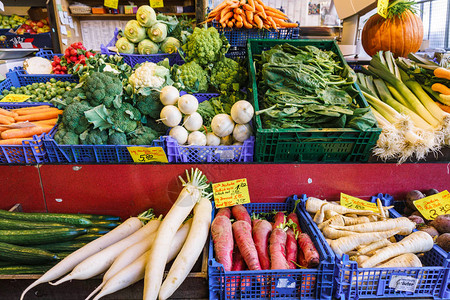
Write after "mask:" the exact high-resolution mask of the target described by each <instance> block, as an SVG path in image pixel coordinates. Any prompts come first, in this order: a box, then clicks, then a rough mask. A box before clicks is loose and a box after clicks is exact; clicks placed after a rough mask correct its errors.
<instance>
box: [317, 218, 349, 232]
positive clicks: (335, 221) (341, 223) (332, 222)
mask: <svg viewBox="0 0 450 300" xmlns="http://www.w3.org/2000/svg"><path fill="white" fill-rule="evenodd" d="M328 225H338V226H344V225H345V223H344V217H343V216H341V215H339V214H338V215H335V216H334V217H332V218H330V219H328V220H326V221H325V222H322V223H320V224H319V225H317V227H318V228H319V229H320V230H323V229H324V228H325V227H326V226H328Z"/></svg>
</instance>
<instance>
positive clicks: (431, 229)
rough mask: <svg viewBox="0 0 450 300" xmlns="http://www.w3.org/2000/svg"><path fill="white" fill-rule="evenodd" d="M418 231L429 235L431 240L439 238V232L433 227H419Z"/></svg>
mask: <svg viewBox="0 0 450 300" xmlns="http://www.w3.org/2000/svg"><path fill="white" fill-rule="evenodd" d="M418 229H419V230H420V231H425V232H426V233H428V234H429V235H431V237H432V238H434V237H435V236H439V232H438V231H437V230H436V228H434V227H433V226H428V225H425V226H421V227H419V228H418Z"/></svg>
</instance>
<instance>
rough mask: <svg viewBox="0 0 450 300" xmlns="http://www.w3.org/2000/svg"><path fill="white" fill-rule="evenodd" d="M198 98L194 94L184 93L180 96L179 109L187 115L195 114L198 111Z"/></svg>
mask: <svg viewBox="0 0 450 300" xmlns="http://www.w3.org/2000/svg"><path fill="white" fill-rule="evenodd" d="M197 108H198V100H197V98H195V97H194V96H193V95H190V94H184V95H183V96H181V97H180V98H178V109H179V110H180V111H181V112H182V113H183V114H185V115H190V114H193V113H194V112H196V111H197Z"/></svg>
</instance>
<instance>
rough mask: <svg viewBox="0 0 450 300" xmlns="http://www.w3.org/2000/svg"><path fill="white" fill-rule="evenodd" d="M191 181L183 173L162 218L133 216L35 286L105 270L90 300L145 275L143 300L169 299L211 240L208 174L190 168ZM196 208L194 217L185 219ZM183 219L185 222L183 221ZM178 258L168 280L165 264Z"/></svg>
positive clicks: (64, 280)
mask: <svg viewBox="0 0 450 300" xmlns="http://www.w3.org/2000/svg"><path fill="white" fill-rule="evenodd" d="M186 175H187V181H184V180H183V179H182V178H181V177H180V180H181V182H182V183H183V186H184V187H183V189H182V191H181V192H180V195H179V196H178V199H177V200H176V202H175V203H174V204H173V206H172V207H171V209H170V210H169V212H168V213H167V215H166V216H165V217H164V219H163V220H161V219H160V218H158V219H155V218H151V217H149V218H147V220H148V223H147V224H145V225H143V224H142V222H141V221H140V219H139V218H135V217H132V218H129V219H127V220H126V221H125V222H123V223H122V224H121V225H120V226H118V227H117V228H115V229H114V230H111V231H110V232H109V233H108V234H106V235H104V236H103V237H101V238H99V239H97V240H95V241H93V242H91V243H89V244H87V245H85V246H84V247H82V248H80V249H79V250H77V251H76V252H74V253H72V254H71V255H69V256H67V257H66V258H65V259H63V260H62V261H61V262H59V263H58V264H57V265H56V266H54V267H53V268H51V269H50V270H49V271H47V272H46V273H45V274H44V275H43V276H42V277H41V278H39V279H38V280H36V281H35V282H34V283H33V284H31V285H30V286H29V287H28V288H27V289H26V290H25V291H24V292H23V293H22V297H21V299H23V298H24V296H25V294H26V293H27V292H28V291H29V290H30V289H31V288H33V287H35V286H37V285H39V284H41V283H45V282H50V281H53V280H56V279H58V278H60V277H61V276H64V275H66V274H67V273H68V272H70V273H69V274H67V275H66V276H64V277H63V278H61V279H60V280H58V281H56V282H55V283H51V284H52V285H59V284H61V283H63V282H66V281H68V280H73V279H78V280H80V279H88V278H92V277H94V276H97V275H100V274H101V273H103V272H105V271H106V273H105V274H104V276H103V282H102V283H101V284H100V286H99V287H98V288H97V289H95V290H94V291H93V292H92V293H91V294H90V295H89V296H88V297H87V299H90V298H91V297H93V296H94V295H95V297H94V298H93V299H100V298H102V297H104V296H106V295H108V294H111V293H114V292H116V291H118V290H120V289H123V288H126V287H127V286H129V285H131V284H133V283H135V282H137V281H139V280H141V279H144V299H157V298H158V297H159V299H167V298H169V297H170V296H171V295H172V294H173V293H174V292H175V290H176V289H177V288H178V287H179V286H180V285H181V284H182V283H183V281H184V279H185V278H186V277H187V275H188V274H189V272H190V271H191V269H192V267H193V266H194V264H195V262H196V261H197V259H198V258H199V256H200V255H201V253H202V250H203V248H204V246H205V243H206V241H207V238H208V232H209V227H210V223H211V211H212V205H211V202H210V199H209V197H210V196H211V195H210V194H208V193H207V192H206V191H205V190H206V189H207V188H208V187H209V184H208V183H207V179H206V177H205V176H204V175H203V174H202V172H201V171H200V170H198V169H195V170H191V172H190V173H189V172H188V171H187V170H186ZM191 212H193V217H192V219H189V220H187V221H186V218H188V216H189V214H190V213H191ZM183 223H184V224H183ZM173 259H175V261H174V262H173V264H172V265H171V267H170V269H169V272H168V274H167V276H166V278H165V280H164V281H163V273H164V268H165V266H166V264H167V263H168V262H170V261H171V260H173Z"/></svg>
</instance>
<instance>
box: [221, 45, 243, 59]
mask: <svg viewBox="0 0 450 300" xmlns="http://www.w3.org/2000/svg"><path fill="white" fill-rule="evenodd" d="M225 57H228V58H231V59H234V60H241V61H245V62H247V48H241V47H233V48H230V49H229V50H228V52H227V53H225Z"/></svg>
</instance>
